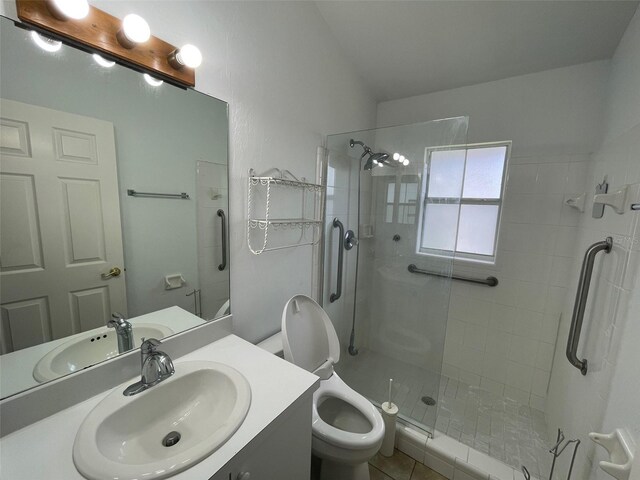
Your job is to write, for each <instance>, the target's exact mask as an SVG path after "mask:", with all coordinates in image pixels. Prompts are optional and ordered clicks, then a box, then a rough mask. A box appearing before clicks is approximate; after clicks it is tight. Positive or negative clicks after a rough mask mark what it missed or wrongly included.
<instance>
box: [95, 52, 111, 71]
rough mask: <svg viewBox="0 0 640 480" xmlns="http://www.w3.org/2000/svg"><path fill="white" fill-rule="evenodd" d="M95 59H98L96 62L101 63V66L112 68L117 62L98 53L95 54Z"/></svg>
mask: <svg viewBox="0 0 640 480" xmlns="http://www.w3.org/2000/svg"><path fill="white" fill-rule="evenodd" d="M93 59H94V60H95V61H96V63H97V64H98V65H100V66H101V67H105V68H111V67H113V66H114V65H115V64H116V62H114V61H112V60H107V59H106V58H104V57H101V56H100V55H98V54H97V53H94V54H93Z"/></svg>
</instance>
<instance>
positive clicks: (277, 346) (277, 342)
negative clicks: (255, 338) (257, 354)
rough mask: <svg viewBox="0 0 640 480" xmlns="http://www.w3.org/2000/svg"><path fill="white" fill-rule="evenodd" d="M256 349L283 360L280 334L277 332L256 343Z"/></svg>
mask: <svg viewBox="0 0 640 480" xmlns="http://www.w3.org/2000/svg"><path fill="white" fill-rule="evenodd" d="M258 347H260V348H262V349H263V350H266V351H267V352H269V353H273V354H274V355H276V356H278V357H280V358H284V351H283V350H282V332H277V333H275V334H273V335H271V336H270V337H268V338H266V339H264V340H263V341H261V342H260V343H258Z"/></svg>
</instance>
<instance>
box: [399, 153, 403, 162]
mask: <svg viewBox="0 0 640 480" xmlns="http://www.w3.org/2000/svg"><path fill="white" fill-rule="evenodd" d="M398 161H399V162H400V163H404V155H400V156H399V157H398Z"/></svg>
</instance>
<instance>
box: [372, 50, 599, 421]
mask: <svg viewBox="0 0 640 480" xmlns="http://www.w3.org/2000/svg"><path fill="white" fill-rule="evenodd" d="M607 75H608V62H606V61H601V62H593V63H588V64H583V65H577V66H572V67H567V68H561V69H556V70H549V71H545V72H541V73H536V74H531V75H525V76H520V77H514V78H508V79H505V80H500V81H496V82H490V83H485V84H480V85H474V86H470V87H464V88H458V89H454V90H448V91H444V92H437V93H433V94H429V95H423V96H418V97H412V98H406V99H401V100H397V101H390V102H384V103H381V104H380V105H379V106H378V124H379V125H390V124H402V123H411V122H417V121H424V120H433V119H437V118H446V117H451V116H455V115H469V135H468V142H469V143H479V142H489V141H503V140H512V141H513V148H512V152H511V159H510V165H509V171H508V179H507V185H506V194H505V200H504V206H503V211H502V223H501V229H500V230H501V231H500V236H499V241H498V255H497V260H496V265H495V267H477V266H476V267H474V266H470V265H469V264H468V263H467V264H465V263H463V262H456V267H455V268H456V270H458V271H460V272H467V273H471V274H472V275H480V276H486V275H495V276H496V277H498V279H499V281H500V284H499V285H498V286H497V287H495V288H488V287H484V286H477V285H472V284H465V283H462V282H456V281H454V282H453V288H452V294H451V300H450V304H449V312H448V322H447V335H446V343H445V353H444V365H443V373H444V374H445V375H447V376H450V377H452V378H456V379H459V380H460V381H463V382H465V383H467V384H471V385H480V386H482V387H484V388H486V389H489V390H491V391H494V392H497V393H500V394H505V395H506V396H509V397H511V398H514V399H516V400H518V401H520V402H522V403H524V404H530V405H531V406H533V407H535V408H538V409H541V410H543V409H544V407H545V397H546V393H547V385H548V381H549V375H550V371H551V361H552V358H553V351H554V347H555V342H556V336H557V327H558V320H559V315H560V312H561V310H562V305H563V300H564V298H565V296H566V294H567V283H568V278H569V275H570V273H571V272H573V271H574V270H575V268H576V267H575V266H574V265H573V257H574V244H573V239H574V238H575V235H576V233H577V230H576V225H577V224H578V221H579V218H580V217H581V216H582V214H579V213H578V212H577V211H574V210H571V209H569V208H568V207H566V206H564V205H563V201H564V198H565V195H567V194H572V193H579V192H582V191H584V188H585V187H584V182H585V179H586V175H587V170H588V165H589V159H590V157H589V154H590V153H591V152H592V151H594V150H595V149H596V148H597V145H598V144H599V139H600V137H601V132H602V117H603V110H604V94H605V86H606V80H607Z"/></svg>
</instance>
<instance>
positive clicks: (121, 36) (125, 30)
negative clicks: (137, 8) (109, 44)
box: [116, 13, 151, 49]
mask: <svg viewBox="0 0 640 480" xmlns="http://www.w3.org/2000/svg"><path fill="white" fill-rule="evenodd" d="M116 37H117V39H118V42H120V45H122V46H123V47H124V48H129V49H131V48H133V47H135V46H136V45H138V44H140V43H144V42H146V41H147V40H149V38H151V29H150V28H149V24H148V23H147V21H146V20H145V19H144V18H142V17H141V16H140V15H136V14H135V13H130V14H129V15H127V16H126V17H124V19H123V20H122V28H121V29H120V31H118V33H117V34H116Z"/></svg>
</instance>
